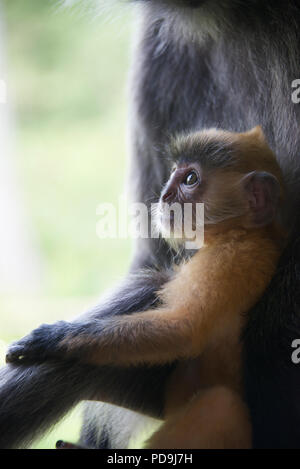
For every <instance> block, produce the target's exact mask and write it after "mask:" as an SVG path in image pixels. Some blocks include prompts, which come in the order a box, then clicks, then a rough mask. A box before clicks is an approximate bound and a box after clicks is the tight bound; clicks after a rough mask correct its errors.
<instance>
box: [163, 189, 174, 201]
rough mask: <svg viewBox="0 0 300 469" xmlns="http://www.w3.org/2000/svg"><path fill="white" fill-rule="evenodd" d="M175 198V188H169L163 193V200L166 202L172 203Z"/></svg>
mask: <svg viewBox="0 0 300 469" xmlns="http://www.w3.org/2000/svg"><path fill="white" fill-rule="evenodd" d="M174 198H175V192H174V191H173V190H167V191H166V192H165V193H164V194H163V195H162V201H163V202H165V203H170V202H172V200H174Z"/></svg>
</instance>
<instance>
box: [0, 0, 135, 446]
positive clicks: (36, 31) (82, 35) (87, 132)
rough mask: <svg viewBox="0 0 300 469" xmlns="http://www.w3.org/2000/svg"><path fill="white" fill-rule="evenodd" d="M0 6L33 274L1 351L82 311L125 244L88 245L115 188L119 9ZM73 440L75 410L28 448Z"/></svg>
mask: <svg viewBox="0 0 300 469" xmlns="http://www.w3.org/2000/svg"><path fill="white" fill-rule="evenodd" d="M2 3H3V10H4V21H5V26H6V44H5V47H6V53H7V62H8V63H7V66H8V96H9V100H10V102H11V103H12V107H13V110H14V120H15V129H14V131H15V132H14V134H15V150H16V159H17V168H18V172H19V179H20V180H21V183H22V187H21V190H22V192H23V195H24V203H25V209H26V212H27V216H28V219H29V224H30V225H31V228H32V232H33V235H34V242H35V244H36V249H37V251H38V253H39V256H40V260H41V265H42V279H41V290H40V291H39V292H38V293H37V295H36V296H35V297H26V298H24V297H22V296H21V295H19V296H18V294H17V293H18V292H16V295H15V297H14V298H4V297H2V298H0V308H1V337H0V339H1V340H2V342H1V343H0V345H1V351H2V352H3V351H4V348H5V345H4V342H6V343H8V342H10V341H11V340H13V339H16V338H18V337H20V336H22V335H24V334H25V333H27V332H28V331H29V329H31V328H33V327H36V326H37V325H38V324H39V323H41V322H44V321H55V320H56V319H62V318H65V317H70V316H72V315H74V314H77V313H79V312H80V311H81V310H82V309H84V308H86V307H88V306H90V304H91V301H92V299H94V298H95V296H96V295H98V294H100V293H101V292H102V291H103V290H104V289H106V288H107V287H109V286H110V285H112V284H113V283H115V281H116V280H117V279H118V278H119V277H121V276H122V275H123V273H124V272H125V271H126V269H127V266H128V262H129V258H130V250H131V243H130V241H128V240H99V239H98V238H97V236H96V222H97V217H96V207H97V206H98V204H99V203H101V202H113V203H117V201H118V196H119V194H120V192H122V191H123V188H124V181H125V174H126V145H125V122H126V86H125V83H126V78H127V70H128V64H129V41H130V26H131V17H130V11H129V10H128V9H126V8H120V9H118V10H116V9H112V10H111V11H110V12H109V14H108V15H107V14H105V15H103V16H101V15H100V17H98V18H96V19H95V18H93V16H92V15H91V14H90V13H88V12H87V13H83V14H82V13H80V12H79V10H76V9H75V10H71V9H64V10H62V9H60V8H58V6H57V4H55V0H54V1H53V0H25V1H24V0H13V1H12V0H3V1H2ZM2 360H3V353H2ZM78 431H79V416H78V413H77V412H76V411H75V414H74V413H73V414H72V416H71V417H69V418H68V419H67V420H66V422H65V423H63V424H62V426H61V425H59V426H58V427H57V429H55V431H54V433H53V432H52V433H51V435H50V436H48V437H45V438H43V440H42V441H41V442H39V443H38V447H39V448H53V447H54V443H55V440H57V439H59V438H64V439H70V440H71V441H76V438H77V435H78Z"/></svg>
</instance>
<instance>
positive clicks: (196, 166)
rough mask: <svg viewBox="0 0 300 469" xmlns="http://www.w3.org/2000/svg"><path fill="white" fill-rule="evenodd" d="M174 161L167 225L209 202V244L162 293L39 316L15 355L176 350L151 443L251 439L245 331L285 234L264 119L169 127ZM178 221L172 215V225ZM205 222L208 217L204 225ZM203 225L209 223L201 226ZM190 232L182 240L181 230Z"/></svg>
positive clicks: (155, 357) (109, 360) (144, 359)
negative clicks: (103, 313) (245, 124)
mask: <svg viewBox="0 0 300 469" xmlns="http://www.w3.org/2000/svg"><path fill="white" fill-rule="evenodd" d="M168 153H169V156H170V157H171V160H172V161H173V162H174V163H175V166H174V169H173V171H172V173H171V175H170V178H169V181H168V182H167V184H166V186H165V188H164V189H163V191H162V194H161V197H160V202H159V206H158V210H157V221H158V225H159V228H160V231H161V233H162V235H164V234H165V232H166V227H167V225H168V224H169V222H170V211H168V210H166V208H168V207H169V206H170V205H171V204H173V203H178V204H180V205H181V206H183V205H184V204H186V203H190V204H192V209H193V210H192V223H193V227H194V229H195V230H197V229H198V227H197V224H196V222H195V216H194V215H195V210H196V204H197V203H204V228H205V231H204V241H205V242H204V247H203V248H201V249H199V250H198V251H197V252H196V253H195V255H194V256H193V257H192V258H191V259H189V260H187V261H186V262H185V263H183V264H182V265H180V266H179V267H178V268H176V269H174V270H173V271H172V272H168V276H169V277H168V278H169V279H168V281H167V283H166V284H165V285H164V287H163V288H162V289H161V291H159V292H158V298H159V300H160V305H159V306H158V307H157V308H156V309H149V310H147V311H144V312H138V313H133V314H124V315H121V316H115V317H109V318H107V317H103V319H99V318H98V319H95V321H94V324H93V328H92V329H91V325H90V322H88V323H87V324H86V325H85V324H84V323H82V322H81V323H80V322H76V321H74V322H73V323H67V322H59V323H57V324H55V325H42V326H41V327H40V328H38V329H36V330H35V331H33V332H32V333H31V334H30V335H29V336H27V337H25V338H24V339H22V340H21V341H19V342H17V343H16V344H13V345H12V346H11V347H10V349H9V351H8V354H7V361H8V362H14V363H16V362H20V361H21V362H23V363H24V362H26V361H31V362H32V361H41V360H46V359H51V358H53V357H55V358H60V359H66V358H73V359H78V360H81V361H84V362H87V363H93V364H99V365H100V364H101V365H103V364H115V365H135V364H140V363H149V364H162V363H166V362H173V361H178V365H177V367H176V369H175V371H174V372H173V374H172V376H171V378H170V379H169V382H168V386H167V392H166V397H165V412H164V417H165V422H164V423H163V424H162V426H161V428H160V429H159V430H158V431H157V432H156V433H155V434H154V435H153V436H152V437H151V438H150V440H149V441H148V442H147V447H148V448H250V447H251V423H250V418H249V415H248V409H247V406H246V405H245V403H244V400H243V383H242V364H241V351H242V343H241V331H242V328H243V327H244V325H245V323H246V321H247V315H246V313H247V312H248V311H249V310H250V309H251V307H252V306H254V304H255V303H256V302H257V301H258V299H259V298H260V296H261V295H262V293H263V292H264V290H265V289H266V287H267V285H268V284H269V282H270V280H271V278H272V276H273V274H274V272H275V269H276V266H277V262H278V259H279V256H280V254H281V251H282V248H283V245H284V238H285V236H284V234H283V232H282V230H281V229H280V224H279V222H278V209H279V204H280V200H281V198H282V197H283V195H284V194H283V193H284V187H283V181H282V175H281V170H280V168H279V166H278V164H277V161H276V158H275V156H274V154H273V153H272V151H271V150H270V148H269V147H268V145H267V143H266V141H265V138H264V135H263V132H262V130H261V128H260V127H255V128H254V129H252V130H251V131H249V132H245V133H231V132H225V131H219V130H216V129H210V130H206V131H201V132H195V133H193V134H189V135H186V136H181V137H176V138H174V139H172V141H171V143H170V145H169V147H168ZM182 223H183V222H181V226H178V223H176V221H174V220H173V219H172V220H171V228H172V235H173V236H174V235H176V233H177V232H179V231H180V230H181V231H182ZM199 229H200V228H199ZM201 229H202V227H201ZM184 241H185V238H184V234H183V235H182V238H181V240H180V242H184Z"/></svg>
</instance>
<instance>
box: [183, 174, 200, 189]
mask: <svg viewBox="0 0 300 469" xmlns="http://www.w3.org/2000/svg"><path fill="white" fill-rule="evenodd" d="M196 182H198V174H197V173H196V171H191V172H190V173H189V174H188V175H187V176H186V178H185V180H184V182H183V184H184V185H185V186H193V185H194V184H196Z"/></svg>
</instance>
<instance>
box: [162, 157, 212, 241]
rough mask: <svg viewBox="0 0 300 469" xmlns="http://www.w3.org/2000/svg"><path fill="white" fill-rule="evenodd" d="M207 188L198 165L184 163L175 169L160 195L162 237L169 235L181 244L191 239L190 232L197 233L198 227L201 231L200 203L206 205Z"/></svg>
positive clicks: (195, 163)
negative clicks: (198, 205) (204, 200)
mask: <svg viewBox="0 0 300 469" xmlns="http://www.w3.org/2000/svg"><path fill="white" fill-rule="evenodd" d="M204 187H205V184H204V180H203V174H202V170H201V166H200V164H199V163H197V162H193V163H182V164H178V165H176V166H175V167H174V168H173V171H172V173H171V175H170V178H169V181H168V182H167V184H166V186H165V188H164V189H163V191H162V193H161V197H160V200H159V205H158V211H157V214H156V215H157V220H156V221H157V224H158V226H159V230H160V231H161V232H162V234H163V235H166V233H168V234H170V235H171V237H173V239H176V240H177V241H178V242H180V240H185V239H187V238H189V236H188V235H187V232H188V231H189V230H190V231H193V232H195V230H197V227H199V228H200V226H199V223H200V221H199V219H197V217H198V214H199V211H197V204H199V203H202V202H203V195H204V190H205V189H204ZM201 228H203V224H202V225H201ZM167 237H169V236H167Z"/></svg>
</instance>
